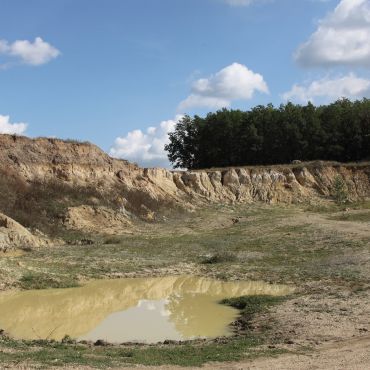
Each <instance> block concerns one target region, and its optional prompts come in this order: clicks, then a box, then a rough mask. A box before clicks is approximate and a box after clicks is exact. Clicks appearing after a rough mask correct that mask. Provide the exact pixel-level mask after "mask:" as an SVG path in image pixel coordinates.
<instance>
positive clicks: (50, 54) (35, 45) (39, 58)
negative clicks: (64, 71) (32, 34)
mask: <svg viewBox="0 0 370 370" xmlns="http://www.w3.org/2000/svg"><path fill="white" fill-rule="evenodd" d="M0 54H3V55H6V56H8V57H15V58H17V59H19V60H20V61H21V62H23V63H25V64H29V65H33V66H38V65H42V64H45V63H48V62H50V61H51V60H52V59H54V58H56V57H58V56H59V55H60V51H59V50H58V49H56V48H55V47H54V46H52V45H50V44H49V43H47V42H45V41H44V40H43V39H42V38H41V37H36V38H35V40H34V41H33V42H30V41H28V40H17V41H14V42H13V43H11V44H10V43H9V42H8V41H6V40H0Z"/></svg>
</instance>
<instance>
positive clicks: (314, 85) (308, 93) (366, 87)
mask: <svg viewBox="0 0 370 370" xmlns="http://www.w3.org/2000/svg"><path fill="white" fill-rule="evenodd" d="M369 93H370V80H368V79H364V78H360V77H357V76H356V75H355V74H353V73H351V74H349V75H347V76H342V77H338V78H329V77H325V78H322V79H320V80H317V81H313V82H311V83H308V84H305V85H294V86H293V87H292V89H291V90H290V91H288V92H286V93H285V94H283V96H282V97H283V99H284V100H286V101H297V102H303V103H306V102H308V101H311V102H314V101H315V100H319V101H320V102H329V101H333V100H337V99H340V98H349V99H355V98H363V97H364V96H368V95H369Z"/></svg>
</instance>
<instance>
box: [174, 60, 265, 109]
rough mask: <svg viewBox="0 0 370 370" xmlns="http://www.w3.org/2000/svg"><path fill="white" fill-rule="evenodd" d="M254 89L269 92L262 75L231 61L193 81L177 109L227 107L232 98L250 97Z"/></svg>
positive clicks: (242, 98) (243, 98)
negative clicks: (207, 75)
mask: <svg viewBox="0 0 370 370" xmlns="http://www.w3.org/2000/svg"><path fill="white" fill-rule="evenodd" d="M256 91H258V92H262V93H265V94H267V93H268V92H269V90H268V87H267V84H266V82H265V81H264V79H263V76H262V75H260V74H258V73H254V72H253V71H251V70H250V69H248V68H247V67H246V66H245V65H242V64H239V63H233V64H231V65H229V66H228V67H226V68H224V69H222V70H221V71H219V72H217V73H216V74H214V75H212V76H210V77H208V78H201V79H199V80H197V81H195V82H194V83H193V85H192V89H191V94H190V95H189V96H188V97H187V98H186V99H185V100H183V101H182V102H181V103H180V105H179V107H178V110H179V111H181V112H184V111H186V110H187V109H189V108H194V107H207V108H213V109H217V108H223V107H229V106H230V105H231V103H232V101H233V100H249V99H251V98H252V97H253V95H254V93H255V92H256Z"/></svg>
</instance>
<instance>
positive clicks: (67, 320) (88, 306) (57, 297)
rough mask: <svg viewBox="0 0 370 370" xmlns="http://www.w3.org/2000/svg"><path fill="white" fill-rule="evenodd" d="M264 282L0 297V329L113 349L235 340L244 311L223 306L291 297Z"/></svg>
mask: <svg viewBox="0 0 370 370" xmlns="http://www.w3.org/2000/svg"><path fill="white" fill-rule="evenodd" d="M291 291H292V290H291V288H288V287H285V286H279V285H269V284H266V283H262V282H222V281H217V280H210V279H206V278H201V277H193V276H181V277H164V278H139V279H119V280H100V281H94V282H91V283H88V284H86V285H84V286H82V287H79V288H71V289H50V290H39V291H24V292H6V293H1V294H0V328H2V329H4V330H5V331H6V332H7V333H9V334H10V335H12V336H13V337H15V338H22V339H56V340H60V339H62V338H63V337H64V336H65V335H69V336H70V337H72V338H75V339H78V340H92V341H95V340H97V339H103V340H106V341H108V342H111V343H123V342H128V341H139V342H146V343H156V342H159V341H163V340H166V339H168V340H185V339H193V338H204V337H207V338H212V337H217V336H223V335H226V336H227V335H231V334H232V333H231V331H230V329H229V324H230V323H231V322H232V321H234V320H235V318H236V317H237V316H238V313H239V312H238V311H237V310H235V309H233V308H231V307H228V306H224V305H221V304H218V302H219V301H220V300H221V299H223V298H231V297H238V296H242V295H255V294H270V295H285V294H288V293H290V292H291Z"/></svg>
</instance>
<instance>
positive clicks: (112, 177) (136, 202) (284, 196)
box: [0, 135, 370, 227]
mask: <svg viewBox="0 0 370 370" xmlns="http://www.w3.org/2000/svg"><path fill="white" fill-rule="evenodd" d="M0 170H1V171H2V173H3V176H7V175H12V176H18V177H19V178H21V179H22V180H23V181H25V183H28V184H30V183H34V182H62V183H65V184H68V185H70V186H72V187H73V186H76V185H78V186H82V187H83V186H90V187H91V186H93V187H94V188H96V189H98V190H99V192H100V193H101V194H103V195H104V194H106V195H109V196H112V197H113V196H114V197H115V203H116V205H117V208H116V209H115V212H118V213H120V215H119V216H117V217H116V216H112V217H113V218H114V219H115V220H117V219H120V218H122V214H124V215H125V217H126V218H129V217H130V216H129V215H130V213H131V214H134V215H137V216H140V217H142V218H144V219H147V220H153V219H155V218H156V215H157V214H158V213H160V212H161V211H165V210H168V209H174V208H182V209H187V210H191V209H194V208H195V207H198V206H202V205H204V204H206V203H210V202H218V203H233V202H255V201H261V202H267V203H277V202H285V203H295V202H304V201H308V200H311V201H312V200H314V199H319V198H325V197H329V196H330V195H331V193H332V190H333V184H334V181H335V179H336V178H337V177H338V176H340V177H341V178H342V179H343V180H344V182H345V183H346V185H347V188H348V194H349V196H350V198H351V199H353V200H355V199H358V198H361V197H367V196H369V195H370V165H368V164H357V165H344V164H336V163H323V162H314V163H309V164H297V165H287V166H271V167H245V168H232V169H223V170H204V171H188V172H180V171H168V170H165V169H160V168H153V169H144V168H140V167H138V166H136V165H134V164H131V163H129V162H127V161H124V160H118V159H113V158H111V157H109V156H108V155H107V154H106V153H104V152H103V151H102V150H100V149H99V148H98V147H96V146H95V145H92V144H89V143H79V142H70V141H62V140H57V139H47V138H40V139H29V138H26V137H15V136H11V135H0ZM0 211H1V210H0ZM89 212H90V213H91V212H92V211H91V210H90V211H89ZM96 212H98V211H96ZM104 212H105V213H106V212H107V211H106V210H103V211H102V212H100V213H99V212H98V213H99V217H101V213H104ZM77 213H78V212H77ZM85 213H86V212H85ZM73 214H76V212H74V211H73V210H69V215H73ZM68 220H69V226H70V227H74V226H73V225H81V224H83V222H82V223H81V222H75V221H74V220H73V219H71V217H69V219H68ZM126 224H127V223H126ZM71 225H72V226H71ZM90 226H91V225H90ZM116 226H117V225H116ZM76 227H77V226H76Z"/></svg>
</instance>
